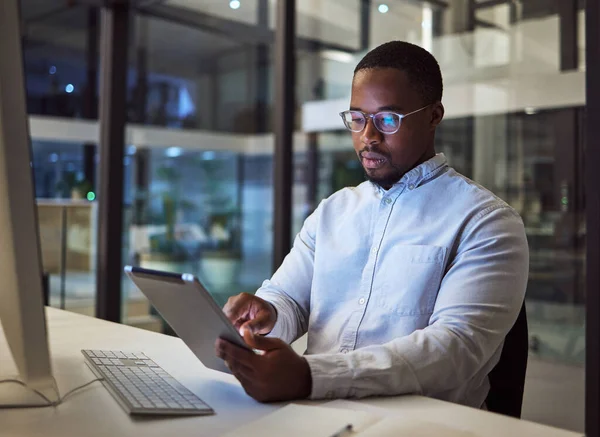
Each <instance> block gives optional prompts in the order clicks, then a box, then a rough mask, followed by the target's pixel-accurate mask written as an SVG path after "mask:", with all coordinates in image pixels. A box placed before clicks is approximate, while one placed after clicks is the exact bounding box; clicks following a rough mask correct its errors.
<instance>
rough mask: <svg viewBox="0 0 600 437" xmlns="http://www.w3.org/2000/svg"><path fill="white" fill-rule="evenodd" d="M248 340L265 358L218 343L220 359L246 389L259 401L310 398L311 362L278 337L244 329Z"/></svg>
mask: <svg viewBox="0 0 600 437" xmlns="http://www.w3.org/2000/svg"><path fill="white" fill-rule="evenodd" d="M243 334H244V341H245V342H246V344H247V345H248V346H250V347H251V348H253V349H258V350H261V351H263V353H262V355H259V354H256V353H254V352H252V351H249V350H246V349H243V348H241V347H239V346H236V345H234V344H232V343H229V342H228V341H226V340H223V339H218V340H217V342H216V343H215V348H216V351H217V356H218V357H220V358H222V359H223V360H225V362H226V363H227V367H229V369H230V370H231V372H232V373H233V374H234V376H235V377H236V378H237V379H238V380H239V381H240V382H241V383H242V386H243V387H244V390H245V391H246V393H248V395H250V396H252V397H253V398H254V399H256V400H257V401H259V402H274V401H287V400H292V399H304V398H307V397H308V396H309V395H310V393H311V390H312V377H311V374H310V367H309V366H308V362H307V361H306V360H305V359H304V358H303V357H301V356H300V355H298V354H297V353H296V352H294V350H293V349H292V348H291V347H290V346H289V345H288V344H286V343H285V342H283V341H281V340H280V339H278V338H268V337H261V336H260V335H254V334H253V333H252V331H251V330H250V329H243Z"/></svg>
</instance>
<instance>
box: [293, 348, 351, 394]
mask: <svg viewBox="0 0 600 437" xmlns="http://www.w3.org/2000/svg"><path fill="white" fill-rule="evenodd" d="M304 358H305V359H306V361H307V362H308V366H309V367H310V374H311V376H312V390H311V393H310V399H333V398H347V397H350V390H351V388H352V379H353V378H352V371H351V370H350V367H349V366H348V362H347V360H346V357H344V356H343V355H341V354H335V355H334V354H327V355H325V354H318V355H305V356H304Z"/></svg>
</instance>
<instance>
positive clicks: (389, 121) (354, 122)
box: [340, 105, 431, 134]
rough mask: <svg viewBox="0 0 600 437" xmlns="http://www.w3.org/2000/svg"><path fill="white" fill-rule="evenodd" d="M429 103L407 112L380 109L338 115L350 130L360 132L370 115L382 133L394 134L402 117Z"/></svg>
mask: <svg viewBox="0 0 600 437" xmlns="http://www.w3.org/2000/svg"><path fill="white" fill-rule="evenodd" d="M430 106H431V105H427V106H423V107H422V108H421V109H417V110H416V111H413V112H409V113H408V114H398V113H397V112H391V111H382V112H377V113H375V114H368V113H366V112H362V111H352V110H349V111H343V112H340V117H342V120H343V122H344V125H345V126H346V127H347V128H348V130H351V131H352V132H362V131H363V129H364V128H365V126H366V125H367V118H368V117H370V118H371V119H372V120H373V125H375V127H376V128H377V130H378V131H379V132H381V133H382V134H395V133H396V132H398V129H400V125H401V124H402V119H403V118H404V117H408V116H409V115H412V114H416V113H417V112H419V111H422V110H423V109H426V108H428V107H430Z"/></svg>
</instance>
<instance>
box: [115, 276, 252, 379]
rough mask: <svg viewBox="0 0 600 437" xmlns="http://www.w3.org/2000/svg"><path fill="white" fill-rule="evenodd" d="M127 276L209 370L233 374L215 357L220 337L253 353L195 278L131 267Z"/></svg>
mask: <svg viewBox="0 0 600 437" xmlns="http://www.w3.org/2000/svg"><path fill="white" fill-rule="evenodd" d="M125 273H126V274H127V276H129V278H131V280H132V281H133V282H134V283H135V285H136V286H137V287H138V288H139V289H140V291H141V292H142V293H144V295H145V296H146V297H147V298H148V300H149V301H150V303H152V305H153V306H154V307H155V308H156V310H157V311H158V312H159V313H160V315H161V316H162V317H163V318H164V319H165V320H166V321H167V323H169V325H171V328H173V330H174V331H175V333H177V335H178V336H179V338H181V339H182V340H183V342H184V343H185V344H186V345H187V346H188V347H189V348H190V349H191V350H192V352H193V353H194V354H195V355H196V357H198V359H199V360H200V361H201V362H202V364H204V365H205V366H206V367H208V368H209V369H214V370H219V371H221V372H226V373H231V372H230V371H229V369H228V368H227V366H226V365H225V362H224V361H223V360H222V359H221V358H219V357H217V356H216V355H215V342H216V340H217V338H224V339H226V340H228V341H230V342H231V343H233V344H236V345H238V346H240V347H243V348H245V349H248V350H252V349H251V348H250V347H249V346H248V345H246V343H245V342H244V340H243V338H242V336H241V335H240V334H239V332H238V331H237V329H235V327H234V326H233V324H232V323H231V322H230V321H229V319H228V318H227V316H225V313H224V312H223V311H222V310H221V308H219V305H217V303H216V302H215V301H214V299H213V298H212V296H211V295H210V294H209V293H208V291H207V290H206V288H205V287H204V286H203V285H202V284H201V283H200V281H199V280H198V279H197V278H196V277H195V276H194V275H192V274H189V273H184V274H179V273H169V272H161V271H157V270H149V269H143V268H141V267H131V266H127V267H125Z"/></svg>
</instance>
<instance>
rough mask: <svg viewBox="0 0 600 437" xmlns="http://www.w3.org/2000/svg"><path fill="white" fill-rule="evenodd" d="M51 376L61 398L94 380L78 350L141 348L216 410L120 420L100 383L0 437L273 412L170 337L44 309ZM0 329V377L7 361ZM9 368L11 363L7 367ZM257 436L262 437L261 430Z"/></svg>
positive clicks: (425, 409) (449, 409) (405, 410)
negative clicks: (196, 414) (200, 414)
mask: <svg viewBox="0 0 600 437" xmlns="http://www.w3.org/2000/svg"><path fill="white" fill-rule="evenodd" d="M46 314H47V317H48V327H49V337H50V346H51V351H52V363H53V366H54V374H55V377H56V380H57V381H58V385H59V389H60V392H61V393H66V392H67V391H68V390H70V389H71V388H73V387H76V386H79V385H82V384H84V383H85V382H87V381H90V380H91V379H93V378H94V376H93V374H92V373H91V371H90V370H89V369H88V368H87V366H86V365H85V364H84V361H83V356H82V355H81V352H80V350H81V349H116V350H119V349H122V350H134V351H135V350H141V351H143V352H145V353H146V354H147V355H148V356H149V357H151V358H152V359H154V360H155V361H156V362H157V363H158V364H159V365H160V366H162V367H163V368H164V369H165V370H166V371H167V372H169V373H171V374H172V375H173V376H174V377H175V378H177V379H178V380H179V381H180V382H181V383H183V384H184V385H185V386H186V387H188V388H189V389H190V390H192V391H193V392H194V393H196V394H197V395H198V396H200V397H201V398H202V399H203V400H204V401H206V402H207V403H208V404H209V405H210V406H211V407H213V408H214V409H215V411H216V413H217V414H216V415H215V416H205V417H183V418H144V419H138V418H133V417H131V416H129V415H127V414H126V413H125V412H124V411H123V410H122V409H121V407H120V406H119V405H118V404H117V402H116V401H115V400H114V399H113V398H112V396H111V395H110V394H109V393H108V391H107V390H106V389H105V388H104V387H103V386H102V384H101V383H95V384H92V385H91V386H89V387H87V388H85V389H83V390H81V391H80V392H77V393H76V394H73V395H72V396H71V397H69V398H68V399H67V400H66V401H65V403H64V404H62V405H60V406H58V407H56V408H38V409H19V410H0V436H11V437H12V436H27V437H29V436H47V437H68V436H84V435H85V436H90V437H93V436H110V437H116V436H143V437H154V436H157V437H158V436H160V437H164V436H178V437H185V436H193V437H202V436H211V437H217V436H219V435H221V434H222V433H224V432H226V431H230V430H233V429H235V428H236V427H238V426H240V425H243V424H245V423H248V422H249V421H251V420H254V419H256V418H258V417H260V416H262V415H265V414H268V413H270V412H272V411H274V410H275V409H277V408H279V407H280V406H281V404H278V405H273V404H271V405H264V404H259V403H258V402H256V401H254V400H253V399H251V398H250V397H248V396H247V395H246V394H245V393H244V391H243V389H242V387H241V386H240V385H239V384H238V383H237V381H236V380H235V379H234V378H233V377H232V376H230V375H225V374H222V373H219V372H215V371H212V370H208V369H206V368H205V367H204V366H203V365H202V364H201V363H200V362H199V361H198V360H197V359H196V357H195V356H194V355H193V354H192V353H191V352H190V351H189V350H188V349H187V347H186V346H185V345H184V344H183V342H182V341H181V340H179V339H178V338H173V337H168V336H165V335H161V334H156V333H153V332H149V331H144V330H140V329H136V328H132V327H129V326H124V325H118V324H114V323H108V322H105V321H102V320H98V319H94V318H91V317H86V316H81V315H77V314H73V313H69V312H66V311H60V310H57V309H52V308H49V309H48V310H47V313H46ZM7 355H8V354H7V353H6V342H5V338H4V334H3V333H2V331H1V328H0V369H1V370H2V374H1V375H0V377H6V371H7V367H9V366H10V365H12V364H10V365H9V360H8V357H7ZM10 363H12V361H10ZM329 404H330V405H331V406H338V407H342V408H350V409H360V410H372V411H377V412H379V413H383V414H394V415H395V416H397V417H398V416H401V415H406V416H407V417H411V418H418V419H422V420H426V421H429V422H437V423H440V424H446V425H457V424H460V425H461V426H460V427H461V428H463V429H465V430H469V431H471V432H473V433H474V435H477V436H490V437H496V436H498V437H500V436H510V435H513V436H540V437H542V436H543V437H574V436H577V435H578V434H575V433H571V432H568V431H563V430H559V429H555V428H550V427H546V426H543V425H538V424H535V423H531V422H525V421H519V420H516V419H511V418H507V417H503V416H499V415H496V414H492V413H488V412H484V411H479V410H475V409H472V408H467V407H463V406H459V405H454V404H450V403H447V402H441V401H437V400H433V399H428V398H424V397H420V396H403V397H394V398H374V399H369V400H366V401H360V402H358V401H345V400H339V401H332V402H330V403H328V405H329ZM264 435H265V437H269V433H268V430H265V433H264Z"/></svg>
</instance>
